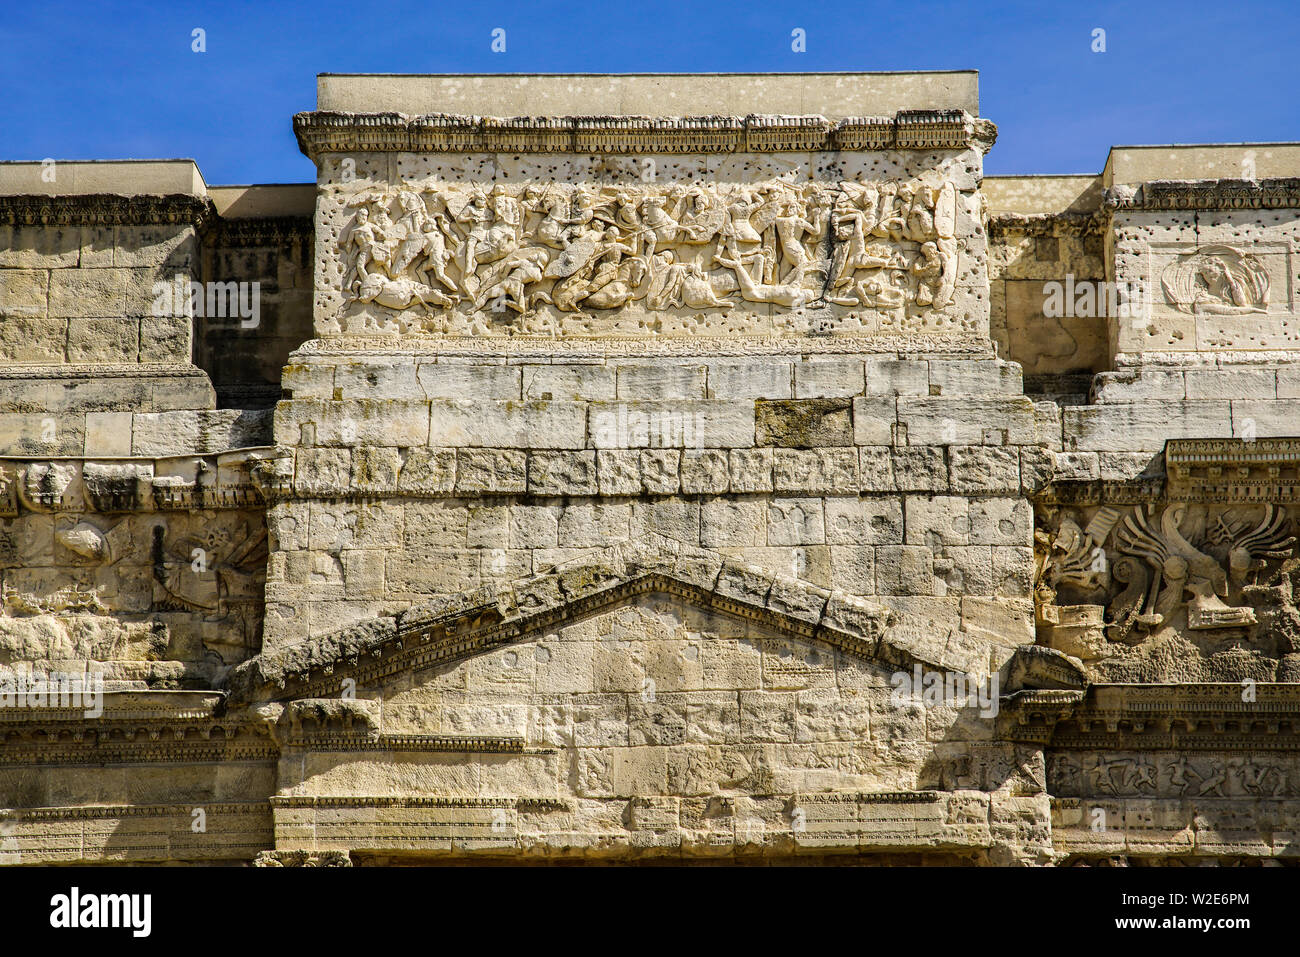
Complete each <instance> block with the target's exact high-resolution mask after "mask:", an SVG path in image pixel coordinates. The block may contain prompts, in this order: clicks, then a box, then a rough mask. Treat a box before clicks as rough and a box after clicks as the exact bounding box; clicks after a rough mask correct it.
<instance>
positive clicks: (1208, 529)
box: [1035, 502, 1296, 660]
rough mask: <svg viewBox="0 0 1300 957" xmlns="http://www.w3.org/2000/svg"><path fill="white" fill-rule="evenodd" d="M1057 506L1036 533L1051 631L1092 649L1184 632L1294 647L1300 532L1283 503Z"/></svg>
mask: <svg viewBox="0 0 1300 957" xmlns="http://www.w3.org/2000/svg"><path fill="white" fill-rule="evenodd" d="M1091 513H1092V514H1091V515H1090V516H1089V517H1088V519H1087V521H1084V519H1083V517H1082V516H1081V515H1080V514H1079V512H1077V511H1071V510H1063V511H1061V512H1059V513H1055V514H1053V513H1050V512H1049V513H1048V514H1046V515H1045V516H1044V518H1045V521H1044V522H1043V523H1042V527H1040V528H1039V529H1038V530H1037V531H1036V532H1035V547H1036V548H1035V550H1036V556H1037V580H1036V586H1035V598H1036V604H1037V606H1038V620H1039V625H1040V641H1041V640H1045V642H1046V643H1048V644H1051V645H1052V646H1053V647H1058V648H1059V650H1062V651H1066V652H1067V653H1069V654H1074V655H1077V656H1078V657H1080V658H1083V659H1085V660H1098V659H1104V658H1112V657H1125V656H1128V655H1131V654H1139V655H1140V654H1143V653H1145V652H1146V651H1149V650H1150V648H1151V647H1152V646H1154V645H1158V644H1160V643H1162V642H1164V641H1167V640H1169V639H1171V638H1174V637H1180V638H1184V639H1188V640H1189V641H1191V642H1192V644H1197V637H1198V636H1199V639H1200V644H1199V645H1198V646H1199V647H1202V648H1203V650H1205V651H1207V652H1208V653H1210V654H1213V653H1215V652H1216V651H1217V650H1218V649H1219V647H1220V645H1222V644H1223V643H1224V642H1227V643H1228V644H1230V645H1231V644H1235V645H1236V646H1238V647H1248V648H1251V647H1253V648H1254V649H1255V650H1257V651H1267V649H1269V648H1273V649H1274V650H1275V651H1276V652H1277V654H1281V653H1285V652H1288V651H1291V650H1292V649H1291V648H1290V647H1289V643H1290V636H1289V629H1287V628H1284V627H1282V626H1281V622H1282V621H1283V619H1282V618H1280V617H1279V614H1278V609H1279V608H1293V605H1292V597H1291V582H1290V569H1291V567H1292V566H1294V565H1295V564H1296V563H1295V562H1294V560H1293V556H1294V553H1295V545H1296V536H1295V535H1294V534H1293V530H1292V519H1291V517H1290V516H1289V514H1288V513H1287V510H1286V509H1285V508H1283V507H1279V506H1275V505H1271V504H1258V505H1229V506H1210V505H1191V504H1187V503H1183V502H1173V503H1167V504H1146V505H1138V506H1131V507H1127V508H1118V507H1114V506H1103V507H1100V508H1095V509H1092V510H1091Z"/></svg>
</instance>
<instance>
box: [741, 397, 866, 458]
mask: <svg viewBox="0 0 1300 957" xmlns="http://www.w3.org/2000/svg"><path fill="white" fill-rule="evenodd" d="M851 409H852V404H851V402H850V400H848V399H802V400H800V399H795V400H791V401H788V402H785V401H775V400H773V401H768V400H762V399H760V400H759V401H758V402H757V403H755V411H754V414H755V435H756V440H755V442H756V444H757V445H772V446H778V447H781V448H795V449H815V448H822V447H825V446H828V445H852V444H853V418H852V414H851Z"/></svg>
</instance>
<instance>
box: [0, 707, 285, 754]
mask: <svg viewBox="0 0 1300 957" xmlns="http://www.w3.org/2000/svg"><path fill="white" fill-rule="evenodd" d="M18 713H20V712H16V711H10V716H12V715H14V714H18ZM30 713H31V714H33V715H34V716H35V717H36V718H40V719H42V720H41V722H40V724H39V725H38V724H37V723H35V721H33V722H32V723H26V724H24V723H22V722H19V721H13V720H6V721H5V722H4V723H3V724H2V725H0V766H4V765H40V764H55V765H107V764H141V763H143V764H178V763H199V762H211V761H274V760H277V759H278V758H279V756H280V749H279V747H278V746H277V745H276V743H275V741H274V739H273V738H272V735H271V730H270V728H269V727H267V725H266V724H265V723H263V722H260V721H247V720H235V721H223V720H220V719H216V718H212V717H210V716H208V717H194V718H190V719H181V718H170V719H167V718H161V717H159V718H154V719H149V720H144V719H136V720H129V719H114V718H110V717H108V716H107V715H106V716H103V717H99V718H87V717H85V716H84V715H83V714H78V715H76V716H73V717H69V718H68V719H67V720H62V721H59V720H54V719H52V718H50V712H49V711H48V710H42V709H32V711H31V712H30Z"/></svg>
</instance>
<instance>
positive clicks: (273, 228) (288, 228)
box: [204, 216, 315, 248]
mask: <svg viewBox="0 0 1300 957" xmlns="http://www.w3.org/2000/svg"><path fill="white" fill-rule="evenodd" d="M314 238H315V226H314V225H313V224H312V218H311V217H310V216H257V217H248V218H238V219H227V218H224V217H217V218H216V219H214V220H213V221H212V224H211V227H210V228H209V230H208V233H207V235H206V236H205V237H204V239H205V241H206V242H207V243H209V244H211V245H214V246H222V247H237V248H249V247H258V246H291V245H293V244H295V243H303V242H311V241H313V240H314Z"/></svg>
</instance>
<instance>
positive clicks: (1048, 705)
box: [1001, 682, 1300, 751]
mask: <svg viewBox="0 0 1300 957" xmlns="http://www.w3.org/2000/svg"><path fill="white" fill-rule="evenodd" d="M1255 692H1256V699H1255V700H1254V701H1243V700H1242V685H1240V684H1234V683H1231V682H1228V683H1195V684H1168V685H1122V684H1104V685H1091V686H1090V687H1089V688H1088V689H1087V690H1086V691H1083V692H1079V691H1073V692H1072V691H1030V692H1023V693H1021V694H1018V695H1014V696H1012V697H1010V698H1006V699H1004V700H1003V708H1002V712H1003V715H1004V716H1005V717H1006V719H1007V720H1006V721H1005V723H1004V724H1003V725H1001V736H1002V737H1003V738H1005V739H1008V740H1013V741H1024V742H1033V743H1037V744H1041V745H1044V746H1050V747H1051V748H1052V749H1053V750H1071V751H1076V750H1077V751H1086V750H1109V751H1116V750H1137V751H1152V750H1171V749H1176V750H1185V751H1214V750H1229V751H1236V750H1259V751H1297V750H1300V685H1297V684H1286V683H1272V682H1260V683H1258V684H1256V685H1255Z"/></svg>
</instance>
